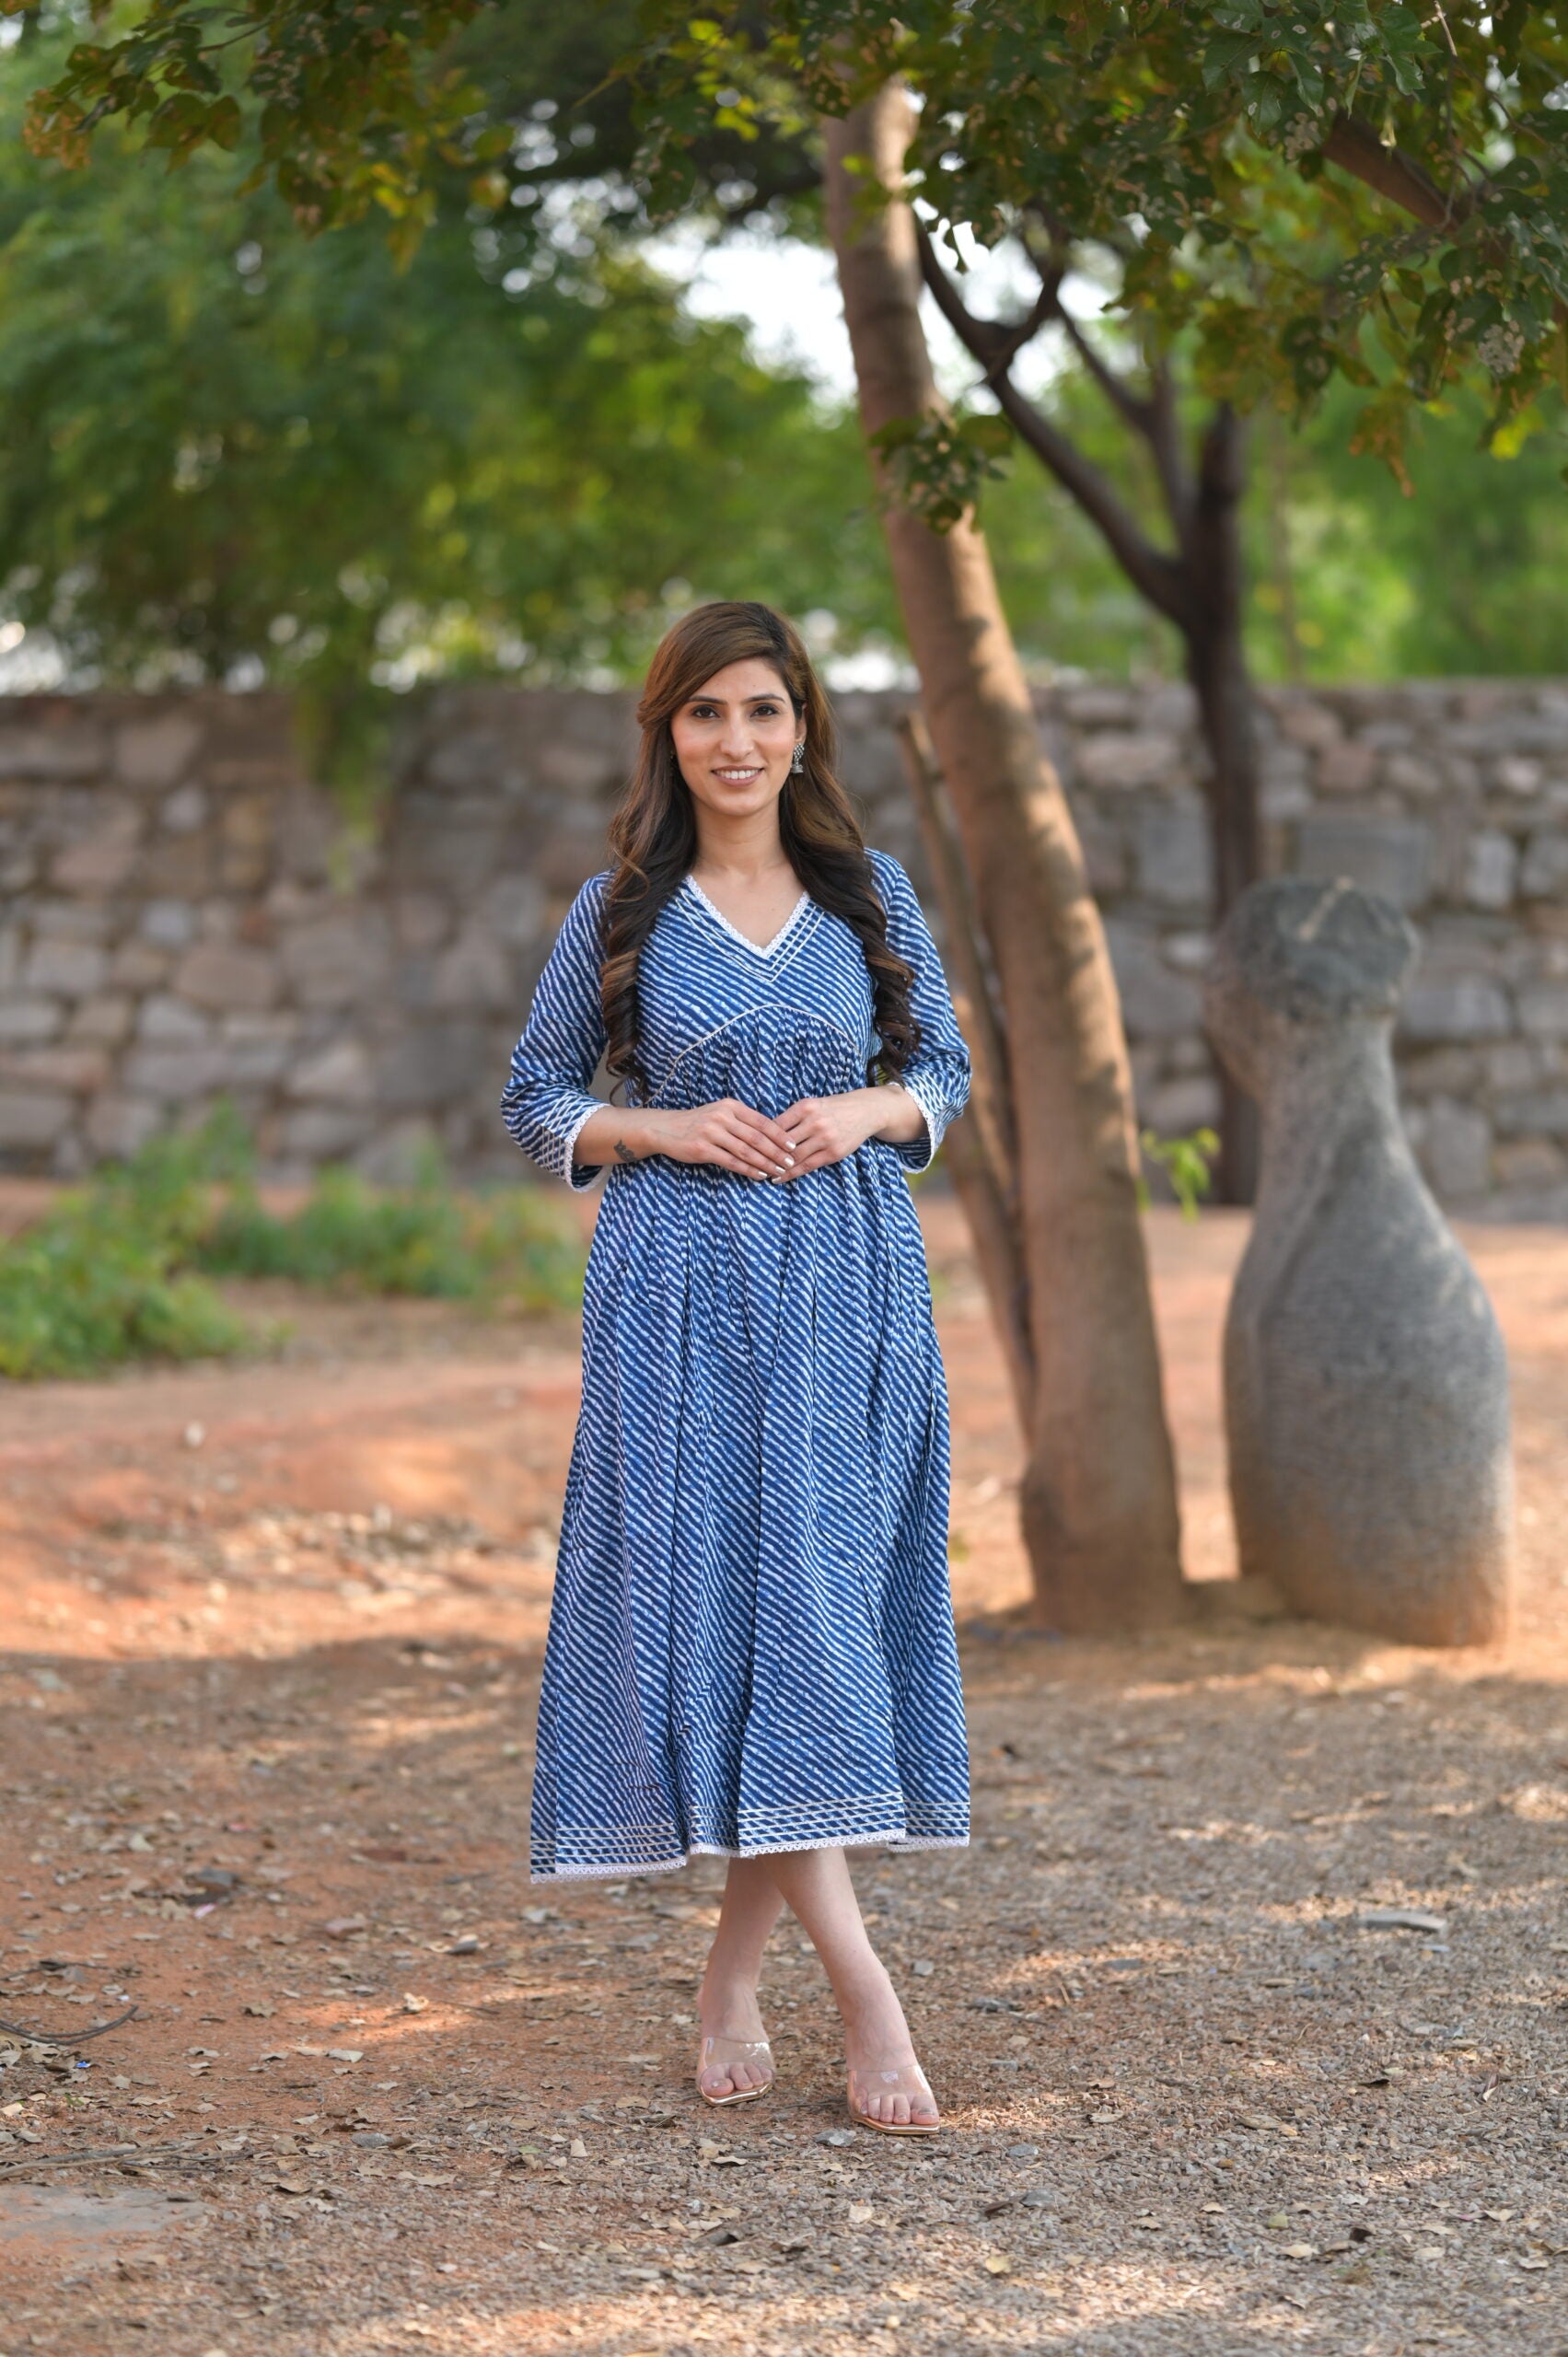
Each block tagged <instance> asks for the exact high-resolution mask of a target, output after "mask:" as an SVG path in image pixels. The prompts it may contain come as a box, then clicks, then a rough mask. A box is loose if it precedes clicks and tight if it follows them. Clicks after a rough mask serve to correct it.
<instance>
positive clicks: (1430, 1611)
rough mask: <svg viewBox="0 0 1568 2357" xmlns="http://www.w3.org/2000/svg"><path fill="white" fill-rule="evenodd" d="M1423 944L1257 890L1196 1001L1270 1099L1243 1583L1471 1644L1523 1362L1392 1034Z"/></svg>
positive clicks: (1235, 920)
mask: <svg viewBox="0 0 1568 2357" xmlns="http://www.w3.org/2000/svg"><path fill="white" fill-rule="evenodd" d="M1415 958H1416V936H1415V935H1414V933H1413V932H1412V931H1411V927H1410V926H1409V925H1408V924H1407V923H1405V921H1404V919H1403V918H1402V917H1401V916H1400V914H1399V912H1398V911H1397V910H1396V909H1395V908H1394V907H1393V905H1392V904H1391V903H1390V902H1389V901H1387V900H1380V899H1378V898H1377V897H1376V895H1374V894H1371V893H1367V892H1363V891H1360V890H1358V889H1357V888H1355V886H1353V885H1352V884H1349V883H1345V882H1339V883H1315V882H1311V881H1308V880H1306V879H1303V878H1297V877H1288V878H1281V879H1278V880H1275V881H1272V882H1268V883H1262V884H1255V885H1253V886H1252V887H1251V888H1250V889H1249V890H1248V891H1247V892H1246V893H1244V894H1243V896H1242V898H1241V899H1240V900H1238V901H1237V905H1236V907H1235V908H1234V909H1233V910H1232V911H1231V913H1230V915H1229V917H1228V918H1227V920H1226V922H1225V925H1224V926H1223V928H1222V929H1221V932H1220V935H1219V938H1218V941H1217V943H1216V946H1215V952H1214V961H1213V964H1212V968H1211V971H1210V976H1209V981H1208V985H1207V990H1206V994H1205V1006H1204V1015H1205V1020H1206V1022H1207V1025H1208V1028H1209V1034H1210V1037H1211V1038H1212V1039H1213V1040H1214V1046H1215V1047H1216V1049H1217V1050H1218V1051H1219V1053H1220V1054H1221V1055H1222V1056H1223V1057H1224V1059H1225V1062H1226V1064H1227V1065H1228V1066H1229V1068H1230V1070H1231V1071H1232V1072H1233V1073H1234V1074H1235V1075H1236V1078H1237V1081H1238V1082H1239V1083H1240V1085H1241V1086H1242V1087H1243V1088H1245V1089H1246V1090H1247V1091H1248V1092H1249V1095H1251V1096H1253V1097H1256V1098H1257V1099H1258V1102H1259V1104H1260V1108H1261V1110H1262V1124H1263V1142H1262V1169H1261V1176H1260V1184H1259V1190H1258V1203H1257V1211H1256V1216H1255V1220H1254V1225H1253V1230H1252V1237H1251V1241H1250V1243H1249V1246H1248V1248H1247V1252H1246V1256H1245V1258H1244V1259H1243V1261H1242V1264H1241V1269H1240V1271H1239V1273H1238V1275H1237V1281H1236V1289H1235V1292H1234V1294H1233V1295H1232V1298H1231V1304H1230V1314H1229V1318H1228V1319H1227V1321H1226V1326H1225V1422H1226V1429H1227V1434H1228V1439H1229V1446H1230V1488H1231V1500H1232V1504H1233V1506H1234V1509H1235V1514H1236V1526H1237V1540H1238V1545H1239V1549H1240V1558H1241V1570H1242V1573H1243V1575H1244V1576H1245V1575H1249V1574H1261V1575H1263V1576H1264V1577H1265V1578H1267V1579H1268V1580H1270V1581H1272V1583H1273V1585H1275V1587H1277V1588H1278V1589H1279V1591H1280V1592H1281V1594H1282V1595H1283V1596H1284V1597H1285V1598H1286V1600H1287V1602H1288V1603H1289V1605H1290V1606H1291V1608H1293V1609H1295V1611H1298V1612H1301V1613H1305V1614H1307V1615H1309V1616H1311V1617H1313V1618H1315V1619H1318V1620H1341V1621H1346V1622H1348V1623H1350V1624H1351V1625H1352V1626H1353V1627H1355V1628H1360V1629H1368V1630H1374V1631H1377V1632H1378V1633H1379V1634H1380V1635H1383V1636H1388V1637H1393V1638H1398V1639H1403V1640H1404V1641H1406V1642H1407V1643H1415V1644H1431V1645H1458V1644H1472V1643H1481V1642H1483V1641H1485V1640H1486V1639H1488V1638H1492V1637H1495V1636H1496V1635H1498V1634H1499V1633H1500V1632H1501V1631H1502V1629H1503V1628H1504V1624H1505V1622H1506V1620H1507V1614H1508V1596H1509V1583H1510V1562H1511V1555H1512V1530H1511V1526H1512V1473H1511V1465H1510V1457H1509V1419H1508V1371H1507V1362H1506V1359H1505V1357H1504V1348H1503V1338H1502V1335H1501V1334H1500V1332H1499V1331H1498V1327H1497V1321H1496V1318H1494V1317H1493V1311H1492V1305H1491V1303H1490V1302H1489V1301H1488V1299H1487V1297H1486V1295H1485V1294H1484V1292H1483V1291H1482V1290H1481V1283H1480V1280H1479V1279H1478V1277H1477V1276H1476V1273H1475V1271H1474V1270H1473V1269H1472V1267H1471V1266H1470V1263H1469V1260H1467V1258H1466V1256H1465V1254H1464V1252H1463V1251H1462V1250H1461V1249H1460V1247H1459V1245H1458V1240H1457V1239H1456V1237H1455V1236H1454V1234H1453V1232H1452V1230H1451V1229H1450V1228H1449V1226H1448V1225H1447V1223H1446V1220H1445V1219H1444V1217H1443V1215H1442V1213H1440V1212H1439V1210H1438V1209H1437V1206H1436V1204H1435V1203H1434V1201H1433V1199H1432V1197H1431V1196H1430V1194H1428V1192H1427V1190H1426V1187H1425V1184H1424V1182H1423V1179H1422V1177H1421V1174H1420V1172H1419V1170H1418V1169H1417V1167H1416V1165H1415V1161H1414V1158H1413V1156H1412V1155H1411V1151H1410V1148H1409V1146H1408V1144H1406V1141H1405V1134H1404V1131H1403V1129H1402V1127H1401V1125H1400V1116H1399V1108H1398V1103H1397V1100H1396V1096H1395V1089H1394V1074H1393V1064H1392V1060H1391V1057H1390V1053H1389V1035H1390V1032H1391V1030H1392V1027H1393V1017H1394V1013H1395V1010H1396V1008H1397V1006H1398V1004H1399V1001H1400V993H1401V992H1402V990H1403V988H1404V985H1405V982H1406V981H1407V979H1408V978H1409V975H1410V972H1411V968H1412V966H1413V965H1414V963H1415Z"/></svg>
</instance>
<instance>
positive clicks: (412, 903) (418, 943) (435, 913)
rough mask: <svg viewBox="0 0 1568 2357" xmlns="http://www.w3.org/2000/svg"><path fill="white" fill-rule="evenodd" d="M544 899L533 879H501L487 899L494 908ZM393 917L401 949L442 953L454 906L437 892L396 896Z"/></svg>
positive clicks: (499, 878)
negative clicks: (438, 951)
mask: <svg viewBox="0 0 1568 2357" xmlns="http://www.w3.org/2000/svg"><path fill="white" fill-rule="evenodd" d="M542 897H543V896H542V895H541V894H540V890H539V887H538V886H537V885H536V884H535V883H534V881H533V878H532V877H519V876H498V877H496V878H495V881H494V885H493V886H492V887H491V889H490V892H489V893H488V894H487V895H486V899H487V902H489V903H491V904H495V903H501V902H505V901H506V900H527V899H530V898H531V899H532V900H534V901H535V902H536V903H542ZM390 916H391V923H392V937H393V939H394V940H395V941H396V943H397V945H398V947H399V948H400V949H439V947H440V946H441V944H442V943H443V942H444V941H445V940H446V939H447V936H448V935H449V934H450V933H451V930H452V920H453V911H452V907H451V904H450V902H449V901H447V900H440V899H438V898H437V896H436V894H435V893H434V892H399V893H397V894H396V895H394V897H393V900H392V902H391V908H390Z"/></svg>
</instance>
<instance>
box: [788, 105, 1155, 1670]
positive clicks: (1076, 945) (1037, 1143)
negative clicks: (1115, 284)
mask: <svg viewBox="0 0 1568 2357" xmlns="http://www.w3.org/2000/svg"><path fill="white" fill-rule="evenodd" d="M912 123H913V113H912V108H911V105H910V101H909V98H908V95H907V93H906V92H905V91H904V90H903V89H902V87H900V86H899V85H898V84H896V83H893V84H889V86H887V87H885V88H884V89H883V90H881V91H880V92H879V93H878V94H877V97H876V98H875V99H871V100H870V101H868V102H867V103H866V104H865V106H863V107H860V108H857V109H856V110H854V113H852V114H851V115H850V116H848V117H847V118H846V119H845V120H844V121H843V122H828V123H827V124H826V125H825V126H824V128H825V132H826V138H827V197H828V210H829V218H830V226H831V230H832V238H833V244H834V248H835V250H836V253H837V256H838V265H839V280H840V285H841V287H842V295H843V305H844V317H845V320H846V323H847V325H848V328H849V334H850V343H851V346H852V348H853V351H854V366H855V376H856V378H857V382H858V386H859V394H860V413H861V421H862V424H863V425H864V427H865V432H866V434H867V435H875V434H876V433H877V432H878V431H879V429H880V428H881V427H883V426H884V425H887V424H889V423H890V422H891V421H892V420H894V419H909V418H916V417H920V416H922V415H923V414H925V413H927V412H931V411H932V410H934V409H935V408H936V407H937V406H938V401H937V395H936V391H935V384H934V380H933V377H932V373H931V363H930V356H929V354H928V353H927V350H926V345H925V337H924V333H923V329H922V326H921V322H920V312H919V304H920V293H921V273H920V264H919V259H918V254H917V250H916V244H915V234H914V220H913V215H912V213H911V211H910V208H909V206H908V204H907V203H904V202H902V201H901V198H900V194H899V191H900V188H901V182H902V168H903V157H904V154H905V151H906V148H907V146H908V144H909V139H910V135H911V132H912ZM852 157H866V158H869V163H870V168H871V170H872V172H873V173H874V174H875V176H876V179H877V181H878V182H879V183H880V184H881V187H882V189H883V190H885V191H887V192H889V195H888V198H887V201H886V202H885V203H878V202H877V201H876V200H875V199H873V201H872V202H871V203H869V204H866V205H865V207H864V208H863V207H862V205H861V203H859V201H858V192H859V185H860V183H859V182H858V180H857V176H856V174H855V173H854V172H853V171H851V170H850V169H849V168H847V165H848V161H849V159H850V158H852ZM885 523H886V529H887V536H888V545H889V555H890V559H891V563H892V571H893V577H894V581H895V584H896V586H897V589H898V594H899V600H900V608H901V610H902V613H903V620H904V627H905V629H906V631H907V633H908V635H909V641H910V645H911V648H912V652H913V655H914V658H915V662H916V664H917V666H918V668H919V670H920V677H921V688H922V698H923V704H924V709H925V712H926V714H927V716H928V718H929V722H930V727H931V734H932V737H933V738H934V740H935V750H936V754H937V756H938V758H939V760H940V762H941V765H942V770H943V772H944V775H945V777H946V779H947V788H948V791H949V793H950V795H951V797H952V803H953V807H954V810H955V813H956V816H957V819H958V831H959V834H960V837H961V841H962V849H963V853H964V857H965V861H966V864H967V867H968V872H969V876H970V878H971V879H972V883H973V889H974V897H975V904H976V910H977V914H978V918H979V923H980V926H981V930H982V931H983V934H984V935H985V938H986V940H987V941H988V942H989V944H990V945H991V948H992V952H993V959H994V964H995V970H996V977H997V981H998V985H999V988H1000V993H1001V999H1002V1004H1003V1008H1004V1011H1005V1019H1006V1028H1007V1038H1008V1041H1009V1043H1010V1048H1009V1052H1010V1056H1011V1060H1012V1065H1013V1070H1012V1073H1011V1080H1010V1086H1009V1089H1008V1096H1009V1104H1008V1107H1007V1111H1008V1114H1009V1117H1010V1122H1009V1125H1010V1133H1011V1142H1012V1150H1013V1151H1014V1153H1015V1154H1016V1170H1015V1171H1013V1172H1011V1173H1008V1174H1005V1177H1006V1178H1008V1179H1012V1181H1013V1182H1014V1183H1015V1184H1016V1201H1017V1208H1018V1220H1017V1229H1016V1233H1017V1237H1018V1239H1019V1243H1020V1247H1021V1260H1022V1270H1021V1274H1022V1278H1023V1280H1024V1291H1025V1292H1026V1293H1027V1304H1025V1305H1021V1306H1022V1310H1023V1314H1022V1317H1021V1318H1020V1319H1018V1321H1017V1323H1018V1324H1019V1326H1020V1328H1021V1331H1022V1335H1023V1338H1024V1340H1025V1341H1026V1342H1027V1348H1028V1360H1029V1366H1028V1385H1029V1392H1030V1398H1029V1400H1028V1408H1029V1413H1028V1422H1027V1424H1026V1448H1027V1457H1026V1465H1025V1472H1024V1479H1023V1492H1022V1509H1023V1527H1024V1538H1025V1543H1026V1545H1027V1547H1028V1554H1029V1561H1030V1565H1031V1568H1032V1572H1033V1575H1034V1582H1035V1592H1036V1597H1037V1601H1038V1608H1039V1610H1040V1616H1041V1617H1042V1618H1043V1619H1045V1620H1048V1621H1049V1622H1050V1623H1051V1625H1052V1626H1054V1627H1057V1628H1060V1629H1065V1630H1095V1629H1100V1630H1106V1629H1125V1628H1129V1627H1132V1626H1134V1625H1136V1624H1138V1623H1140V1622H1146V1621H1148V1620H1154V1619H1156V1618H1160V1617H1164V1616H1166V1615H1167V1614H1169V1613H1171V1612H1173V1611H1175V1610H1176V1609H1177V1608H1178V1606H1179V1597H1180V1593H1181V1572H1180V1561H1179V1521H1178V1513H1177V1501H1176V1479H1175V1468H1174V1464H1173V1461H1172V1455H1171V1447H1170V1439H1169V1434H1168V1432H1167V1426H1166V1422H1165V1412H1164V1403H1163V1400H1162V1398H1161V1390H1160V1373H1159V1357H1158V1350H1157V1345H1156V1336H1155V1326H1154V1314H1153V1307H1152V1304H1151V1300H1150V1295H1149V1282H1148V1270H1147V1264H1146V1261H1145V1259H1144V1239H1143V1232H1142V1228H1141V1225H1140V1222H1139V1213H1138V1203H1137V1193H1136V1163H1135V1155H1136V1145H1135V1136H1134V1128H1133V1118H1132V1084H1131V1076H1130V1074H1129V1070H1128V1062H1127V1052H1126V1045H1125V1041H1124V1039H1123V1036H1122V1030H1121V1012H1120V1007H1119V1004H1118V1001H1117V994H1116V986H1115V982H1114V981H1113V978H1112V975H1111V970H1110V962H1109V957H1108V955H1107V951H1106V946H1105V936H1104V934H1103V931H1102V929H1101V926H1100V922H1099V915H1098V911H1097V909H1096V907H1095V903H1094V900H1093V898H1092V896H1091V894H1090V892H1089V888H1088V884H1087V880H1086V876H1085V872H1084V862H1083V857H1082V854H1081V853H1080V850H1079V846H1078V842H1077V838H1076V835H1075V833H1074V828H1073V823H1072V819H1071V817H1070V815H1069V813H1068V809H1067V805H1066V801H1065V797H1064V796H1063V792H1062V788H1061V785H1060V783H1059V781H1058V779H1057V778H1056V776H1055V774H1054V772H1052V770H1051V767H1050V765H1049V764H1048V763H1047V761H1045V759H1044V757H1043V755H1042V753H1041V750H1040V738H1039V732H1038V729H1037V727H1036V724H1035V715H1034V712H1033V709H1032V706H1031V704H1030V701H1029V696H1028V689H1027V687H1026V685H1025V681H1024V678H1023V673H1022V670H1021V668H1020V667H1019V664H1018V659H1017V656H1016V650H1015V648H1014V645H1013V642H1012V638H1011V636H1010V634H1009V633H1008V629H1007V624H1006V621H1005V617H1004V615H1003V612H1002V607H1001V602H1000V599H999V598H998V596H997V591H996V584H995V579H994V576H993V572H992V568H991V560H990V556H989V553H988V552H987V549H986V545H985V541H984V540H983V538H982V537H981V533H980V532H979V531H978V530H977V529H976V528H975V527H974V526H973V525H972V524H971V523H970V522H968V521H965V522H962V523H960V524H959V525H958V526H957V527H956V528H954V529H953V530H952V531H950V532H947V533H945V534H944V533H937V532H935V531H934V530H932V529H931V528H930V527H928V526H927V525H926V524H924V523H923V522H922V521H921V520H920V518H919V517H917V516H915V515H914V514H913V513H912V512H911V510H910V509H909V508H907V507H905V506H903V505H900V503H899V502H898V501H897V500H896V499H894V500H890V501H889V505H888V507H887V510H886V514H885ZM961 1126H962V1125H960V1127H961ZM955 1134H957V1132H955ZM979 1141H980V1133H979V1132H978V1130H977V1132H976V1138H975V1141H974V1143H975V1144H976V1145H977V1146H978V1144H979ZM991 1257H992V1258H993V1259H994V1257H995V1256H994V1254H993V1255H992V1256H991ZM987 1273H988V1275H989V1274H990V1271H989V1270H988V1271H987ZM996 1306H997V1311H998V1324H999V1327H1000V1328H1001V1329H1002V1330H1003V1333H1004V1335H1005V1336H1008V1335H1010V1334H1011V1332H1012V1329H1013V1327H1014V1324H1015V1317H1014V1312H1015V1309H1016V1307H1019V1306H1020V1305H1017V1304H1016V1303H1014V1302H1008V1301H1003V1302H1000V1303H998V1304H997V1305H996Z"/></svg>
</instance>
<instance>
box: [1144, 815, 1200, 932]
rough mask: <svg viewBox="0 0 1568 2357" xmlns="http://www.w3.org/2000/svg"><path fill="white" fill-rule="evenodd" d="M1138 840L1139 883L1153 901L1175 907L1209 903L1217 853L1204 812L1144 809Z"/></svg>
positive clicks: (1197, 906) (1189, 906)
mask: <svg viewBox="0 0 1568 2357" xmlns="http://www.w3.org/2000/svg"><path fill="white" fill-rule="evenodd" d="M1136 841H1137V855H1138V883H1139V887H1140V888H1141V889H1142V890H1143V891H1144V893H1145V894H1146V895H1147V896H1148V898H1149V899H1150V900H1158V901H1160V902H1161V903H1162V904H1163V905H1165V906H1167V907H1175V908H1203V907H1205V906H1206V905H1207V903H1208V900H1209V895H1210V890H1211V881H1210V879H1211V877H1212V875H1213V865H1212V860H1213V853H1212V852H1211V850H1210V844H1209V826H1208V820H1207V819H1206V818H1205V817H1204V815H1203V813H1202V811H1199V810H1162V809H1157V808H1156V809H1152V810H1144V811H1141V812H1140V813H1139V817H1138V828H1137V837H1136Z"/></svg>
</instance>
